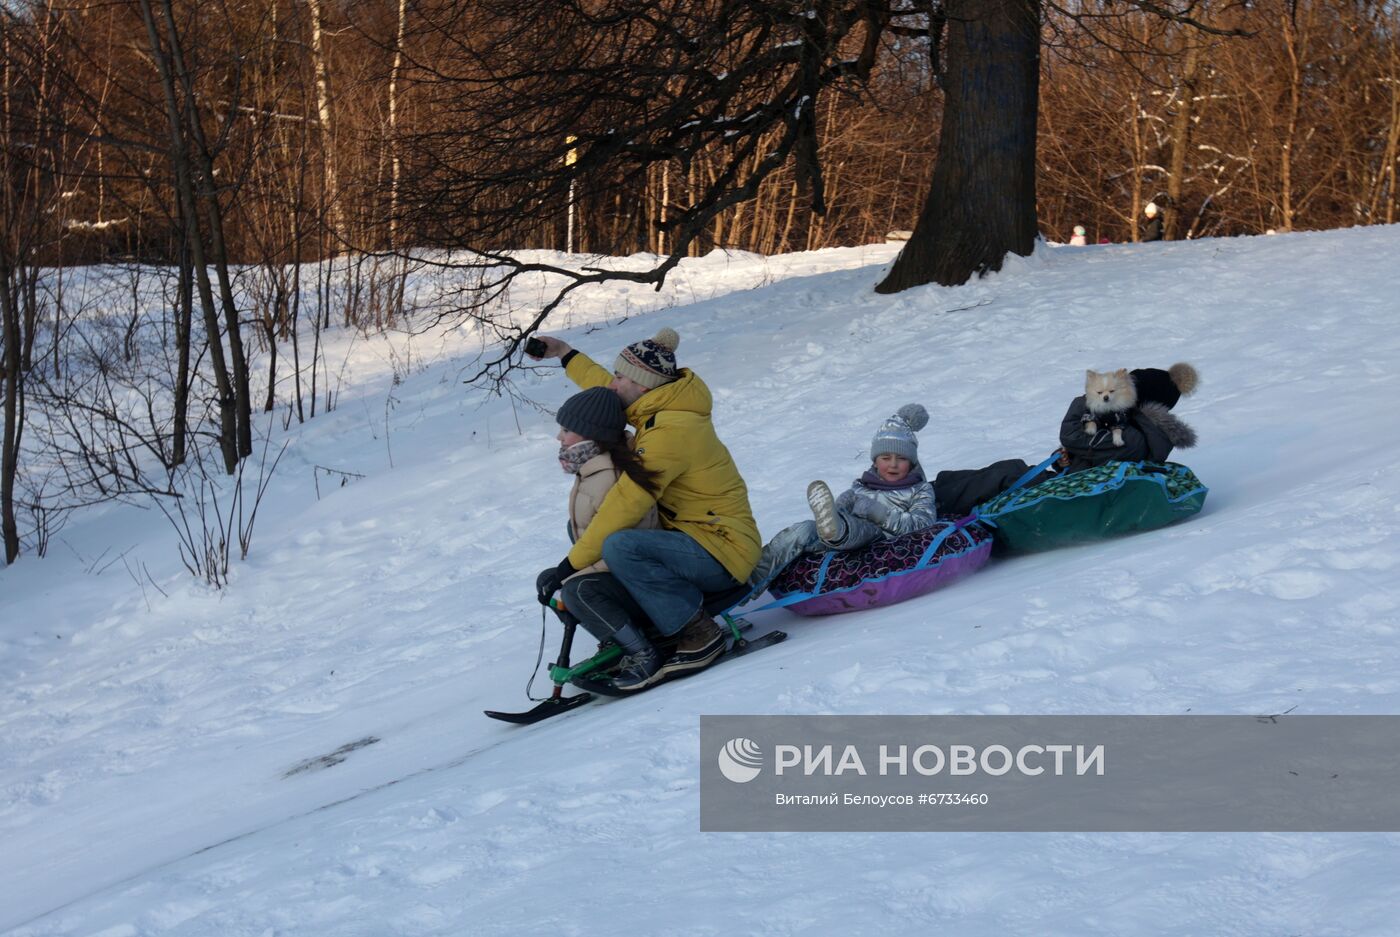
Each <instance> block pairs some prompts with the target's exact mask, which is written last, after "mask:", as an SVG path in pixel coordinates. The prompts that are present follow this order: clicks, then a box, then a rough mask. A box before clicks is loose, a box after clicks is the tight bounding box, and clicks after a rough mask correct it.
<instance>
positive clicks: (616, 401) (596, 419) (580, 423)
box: [556, 387, 627, 442]
mask: <svg viewBox="0 0 1400 937" xmlns="http://www.w3.org/2000/svg"><path fill="white" fill-rule="evenodd" d="M556 419H557V420H558V421H559V425H560V426H562V427H564V428H565V429H566V430H568V431H569V432H571V433H578V434H579V435H580V436H582V437H583V438H584V439H593V440H596V441H598V442H621V441H622V433H623V430H624V429H626V427H627V417H626V415H625V413H624V411H623V407H622V398H621V397H619V396H618V395H617V394H615V393H613V392H612V391H610V390H608V389H607V388H606V387H590V388H588V390H585V391H580V392H579V393H577V394H574V395H573V396H572V397H570V398H569V399H568V400H566V401H564V405H563V406H562V407H560V408H559V415H558V416H557V417H556Z"/></svg>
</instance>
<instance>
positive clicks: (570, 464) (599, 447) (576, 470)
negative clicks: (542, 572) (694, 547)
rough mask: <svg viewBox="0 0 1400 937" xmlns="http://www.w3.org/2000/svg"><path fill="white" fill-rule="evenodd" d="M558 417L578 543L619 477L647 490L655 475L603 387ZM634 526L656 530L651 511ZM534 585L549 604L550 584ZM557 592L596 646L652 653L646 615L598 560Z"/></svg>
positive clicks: (578, 397)
mask: <svg viewBox="0 0 1400 937" xmlns="http://www.w3.org/2000/svg"><path fill="white" fill-rule="evenodd" d="M557 419H558V421H559V437H558V438H559V465H560V467H561V468H563V469H564V471H565V472H567V473H568V474H570V475H573V476H574V487H573V489H572V490H571V491H570V492H569V539H570V540H574V541H576V540H578V538H579V537H582V536H583V534H584V531H586V530H587V529H588V525H589V524H590V523H591V522H592V521H593V517H594V515H596V514H597V512H598V506H599V505H601V504H602V503H603V499H604V498H606V497H607V494H608V492H609V491H611V490H612V487H613V485H615V484H616V483H617V482H618V480H619V479H620V478H622V477H623V476H624V475H626V476H627V477H628V478H629V479H631V480H632V481H633V482H635V483H636V484H637V485H639V486H641V487H643V488H645V489H647V490H649V491H650V490H654V489H655V485H656V483H655V479H654V475H655V473H654V472H649V471H647V470H646V469H644V468H643V467H642V464H641V462H640V460H638V458H637V456H636V454H635V453H634V452H633V451H632V448H631V437H630V436H629V435H628V434H627V432H626V427H627V419H626V416H625V415H624V407H623V405H622V399H621V398H620V397H618V396H617V394H615V393H613V392H612V391H611V390H608V389H607V388H606V387H593V388H590V389H588V390H585V391H582V392H581V393H577V394H575V395H574V396H572V397H570V398H569V399H568V400H566V401H565V402H564V405H563V406H562V407H560V408H559V414H558V417H557ZM636 526H637V527H639V528H655V527H659V526H660V524H659V522H658V520H657V516H656V510H655V508H653V509H652V510H651V511H650V512H649V513H648V514H647V515H646V516H645V517H643V518H642V520H641V521H640V522H638V523H637V525H636ZM536 586H537V589H538V591H539V598H540V602H541V603H547V602H548V601H549V598H550V595H547V594H545V589H546V588H548V586H549V584H547V583H536ZM560 592H561V593H562V594H563V597H564V606H565V607H566V608H567V609H568V610H569V611H570V612H572V613H573V615H574V617H576V618H577V619H578V620H579V624H581V625H583V627H584V628H585V629H586V630H587V631H588V632H589V634H591V635H593V636H594V637H595V638H597V639H598V640H599V641H600V642H607V641H613V642H615V643H617V644H618V645H620V646H621V647H622V649H623V651H624V652H626V654H628V655H633V654H644V653H652V648H651V642H650V641H649V640H648V639H647V636H646V633H645V631H644V628H645V625H646V624H647V617H646V613H645V612H643V611H642V610H641V608H639V607H638V606H637V603H636V601H635V600H634V599H633V598H632V596H631V595H630V594H628V592H627V589H626V588H625V587H624V586H623V585H622V583H621V582H619V581H618V580H617V578H616V577H615V576H613V575H612V573H610V572H608V567H607V565H606V564H605V563H604V562H603V560H602V559H599V560H597V561H596V562H594V563H591V564H589V565H588V566H585V567H584V568H583V569H580V570H579V571H578V572H576V573H574V574H573V575H571V576H569V577H568V578H567V579H565V580H564V584H563V587H562V588H561V589H560ZM551 594H552V590H551ZM624 660H625V658H624Z"/></svg>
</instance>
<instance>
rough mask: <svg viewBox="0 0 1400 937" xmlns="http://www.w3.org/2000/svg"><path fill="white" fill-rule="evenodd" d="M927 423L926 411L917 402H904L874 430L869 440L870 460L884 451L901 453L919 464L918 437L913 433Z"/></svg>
mask: <svg viewBox="0 0 1400 937" xmlns="http://www.w3.org/2000/svg"><path fill="white" fill-rule="evenodd" d="M927 425H928V411H927V410H925V409H924V408H923V407H921V406H920V405H919V404H917V403H906V404H905V405H904V406H902V407H900V408H899V412H898V413H896V414H895V415H894V416H892V417H890V418H889V419H888V420H886V421H885V422H884V423H882V424H880V428H879V429H878V430H876V431H875V438H874V439H872V440H871V441H870V461H872V462H873V461H875V459H876V457H878V456H880V455H883V454H884V453H886V452H892V453H894V454H895V455H902V456H904V457H905V458H906V459H908V460H909V461H910V462H913V463H914V464H915V465H918V464H919V438H918V437H917V436H915V435H914V434H915V433H916V432H918V431H919V430H921V429H923V428H924V427H925V426H927Z"/></svg>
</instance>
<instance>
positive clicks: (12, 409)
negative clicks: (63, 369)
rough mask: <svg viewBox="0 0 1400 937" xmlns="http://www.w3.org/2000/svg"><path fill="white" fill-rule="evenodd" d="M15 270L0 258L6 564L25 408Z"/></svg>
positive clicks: (0, 511) (12, 553)
mask: <svg viewBox="0 0 1400 937" xmlns="http://www.w3.org/2000/svg"><path fill="white" fill-rule="evenodd" d="M15 287H16V283H15V273H14V269H13V268H12V267H11V266H10V264H9V263H8V262H7V261H5V260H3V259H0V318H2V319H3V326H4V328H3V340H4V349H3V351H4V358H3V361H4V382H5V418H4V427H3V430H4V435H3V437H0V535H3V539H4V543H5V565H7V566H8V565H9V564H11V563H13V562H14V561H15V560H16V559H18V558H19V524H18V523H17V522H16V520H15V476H16V475H18V474H19V441H20V436H21V433H22V429H23V422H24V408H23V407H22V406H21V405H20V394H21V393H23V390H24V382H23V375H22V374H21V373H20V354H19V349H20V334H19V333H20V313H19V308H18V305H17V303H16V292H17V290H16V289H15Z"/></svg>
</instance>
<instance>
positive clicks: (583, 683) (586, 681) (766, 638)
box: [569, 626, 787, 697]
mask: <svg viewBox="0 0 1400 937" xmlns="http://www.w3.org/2000/svg"><path fill="white" fill-rule="evenodd" d="M750 627H752V626H750ZM786 638H787V632H785V631H770V632H768V633H767V634H763V635H759V636H758V637H756V638H752V639H749V638H740V639H739V640H738V641H735V642H734V644H733V645H732V646H731V647H730V648H729V650H727V651H725V652H724V653H722V654H720V655H719V657H717V658H715V660H714V662H713V663H711V664H710V665H709V666H707V667H701V668H699V669H696V670H679V671H677V672H675V673H673V674H667V675H666V676H665V677H663V678H661V679H660V680H658V681H656V682H655V683H653V684H651V685H650V686H646V687H643V688H642V689H640V690H619V689H618V688H617V687H615V686H613V685H612V681H611V680H609V679H608V678H607V677H606V676H592V677H589V676H577V677H573V678H572V679H571V680H570V681H569V682H570V683H572V684H573V685H574V686H576V687H578V688H579V689H580V690H586V691H587V692H588V693H592V694H596V695H598V696H612V697H620V696H636V695H637V694H638V693H645V692H646V691H647V690H650V689H652V687H658V686H662V685H663V684H666V683H670V682H671V681H673V680H680V679H682V678H684V677H688V676H690V675H691V674H697V673H704V672H705V671H707V670H713V669H714V668H715V667H717V666H719V665H720V664H722V663H724V662H725V661H727V660H733V659H734V658H736V657H742V656H744V655H745V654H748V653H750V652H751V651H758V650H762V649H763V648H765V647H772V646H773V645H774V644H778V643H780V642H782V641H783V640H784V639H786ZM585 695H586V694H585Z"/></svg>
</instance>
